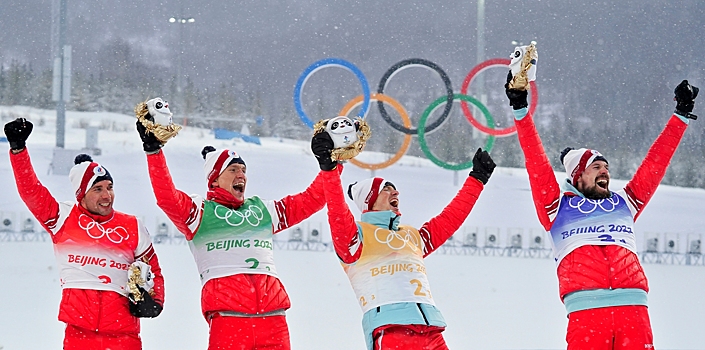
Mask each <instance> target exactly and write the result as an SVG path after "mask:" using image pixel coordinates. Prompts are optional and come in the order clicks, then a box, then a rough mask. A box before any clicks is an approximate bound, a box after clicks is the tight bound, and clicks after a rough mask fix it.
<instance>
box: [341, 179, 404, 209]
mask: <svg viewBox="0 0 705 350" xmlns="http://www.w3.org/2000/svg"><path fill="white" fill-rule="evenodd" d="M385 186H392V187H394V188H395V189H396V187H395V186H394V184H393V183H391V182H389V181H386V180H385V179H383V178H381V177H374V178H369V179H365V180H362V181H358V182H355V183H353V184H350V185H349V186H348V197H350V199H352V200H353V202H355V205H357V207H358V209H360V212H363V213H364V212H366V211H370V210H372V206H374V205H375V202H376V201H377V196H379V193H380V192H382V189H383V188H384V187H385Z"/></svg>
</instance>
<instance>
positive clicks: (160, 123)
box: [135, 97, 182, 145]
mask: <svg viewBox="0 0 705 350" xmlns="http://www.w3.org/2000/svg"><path fill="white" fill-rule="evenodd" d="M172 115H173V114H172V113H171V111H170V110H169V103H168V102H167V101H164V100H162V99H161V98H159V97H157V98H153V99H151V100H148V101H146V102H141V103H139V104H138V105H137V106H135V116H136V117H137V120H139V122H140V123H141V124H142V126H144V128H145V129H146V130H147V131H148V132H150V133H152V134H154V136H155V137H156V138H157V140H159V142H161V143H162V145H164V144H166V142H167V141H169V139H171V138H172V137H174V136H176V134H178V133H179V131H181V129H182V127H181V125H177V124H174V121H173V120H172Z"/></svg>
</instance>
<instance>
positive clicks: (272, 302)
mask: <svg viewBox="0 0 705 350" xmlns="http://www.w3.org/2000/svg"><path fill="white" fill-rule="evenodd" d="M163 108H168V106H167V107H163ZM167 113H168V112H167ZM137 129H138V132H139V133H140V136H141V137H142V141H143V146H144V150H145V152H146V153H147V164H148V167H149V177H150V179H151V182H152V187H153V189H154V194H155V196H156V199H157V205H158V206H159V207H160V208H161V209H162V210H163V211H164V213H166V215H167V216H168V217H169V219H170V220H171V221H172V222H173V223H174V225H176V227H177V229H178V230H179V231H180V232H181V233H183V234H184V236H186V240H187V241H188V242H189V246H190V247H191V252H192V253H193V256H194V259H195V260H196V265H197V267H198V270H199V273H200V277H201V283H202V289H201V310H202V312H203V316H204V317H205V318H206V320H207V321H208V323H209V325H210V337H209V345H208V349H247V350H250V349H265V348H266V349H289V348H290V342H289V330H288V326H287V323H286V319H285V311H286V310H287V309H288V308H289V307H290V306H291V304H290V302H289V296H288V295H287V293H286V291H285V290H284V286H283V285H282V283H281V281H280V280H279V278H278V277H277V271H276V267H275V265H274V256H273V251H272V246H273V241H272V237H273V234H275V233H278V232H280V231H282V230H284V229H287V228H289V227H291V226H293V225H296V224H298V223H299V222H301V221H303V220H304V219H306V218H308V217H309V216H311V215H313V214H314V213H316V212H318V211H319V210H321V209H322V208H323V206H324V205H325V197H324V194H323V187H322V177H321V175H320V174H319V176H317V177H316V179H314V181H313V183H312V184H311V185H310V186H309V187H308V188H307V189H306V190H305V191H304V192H302V193H299V194H296V195H291V196H286V197H284V198H282V199H280V200H276V201H272V200H262V199H260V198H259V197H257V196H254V197H248V198H246V197H245V187H246V185H247V176H246V174H245V173H246V170H247V167H246V166H245V162H244V160H243V159H242V158H241V157H240V156H239V155H238V154H237V153H235V152H234V151H230V150H227V149H224V150H218V151H216V150H215V148H213V147H211V146H206V147H204V149H203V151H202V152H201V154H202V155H203V158H204V159H205V164H204V171H205V180H206V181H207V184H208V193H207V195H206V198H202V197H201V196H198V195H193V196H189V195H187V194H186V193H184V192H182V191H179V190H177V189H176V187H175V186H174V183H173V181H172V179H171V175H170V174H169V169H168V168H167V164H166V158H165V157H164V153H163V152H162V151H161V147H162V146H163V143H162V142H160V141H159V140H157V139H156V137H155V136H154V135H153V134H152V133H151V132H148V131H146V130H145V128H144V127H143V126H142V124H141V123H139V122H138V123H137Z"/></svg>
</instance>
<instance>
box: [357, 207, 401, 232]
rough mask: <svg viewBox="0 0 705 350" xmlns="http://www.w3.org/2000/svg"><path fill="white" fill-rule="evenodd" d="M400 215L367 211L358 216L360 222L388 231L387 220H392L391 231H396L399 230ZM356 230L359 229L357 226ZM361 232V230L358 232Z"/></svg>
mask: <svg viewBox="0 0 705 350" xmlns="http://www.w3.org/2000/svg"><path fill="white" fill-rule="evenodd" d="M400 217H401V215H397V214H396V213H394V212H393V211H391V210H384V211H368V212H365V213H362V215H361V216H360V221H364V222H367V223H370V224H372V225H375V226H379V227H381V228H384V229H387V230H389V219H391V218H394V223H393V224H392V230H394V231H396V230H398V229H399V220H400V219H399V218H400ZM358 229H360V227H359V225H358ZM360 232H362V230H360Z"/></svg>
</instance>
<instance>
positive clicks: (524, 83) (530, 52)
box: [508, 42, 539, 90]
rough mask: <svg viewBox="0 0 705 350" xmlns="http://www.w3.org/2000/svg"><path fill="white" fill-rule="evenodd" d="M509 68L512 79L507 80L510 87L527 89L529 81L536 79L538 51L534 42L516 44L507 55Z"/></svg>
mask: <svg viewBox="0 0 705 350" xmlns="http://www.w3.org/2000/svg"><path fill="white" fill-rule="evenodd" d="M509 58H510V59H511V62H510V63H509V69H510V70H511V74H512V79H511V80H510V81H509V82H508V83H509V88H510V89H516V90H529V83H530V82H532V81H534V80H536V64H537V63H538V60H539V53H538V50H537V49H536V44H535V43H533V42H532V43H531V45H528V46H517V47H516V48H515V49H514V52H512V54H511V56H510V57H509Z"/></svg>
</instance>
